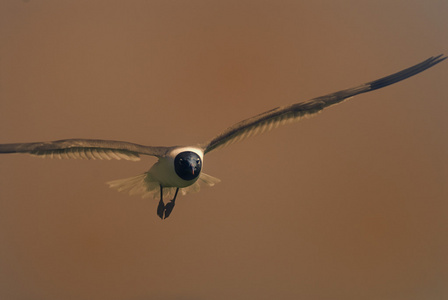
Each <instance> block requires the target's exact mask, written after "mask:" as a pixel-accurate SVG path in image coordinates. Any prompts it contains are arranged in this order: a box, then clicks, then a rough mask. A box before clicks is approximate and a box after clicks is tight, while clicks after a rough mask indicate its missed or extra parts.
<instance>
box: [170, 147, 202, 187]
mask: <svg viewBox="0 0 448 300" xmlns="http://www.w3.org/2000/svg"><path fill="white" fill-rule="evenodd" d="M201 168H202V161H201V158H200V157H199V155H197V154H196V153H194V152H192V151H184V152H181V153H179V154H178V155H176V158H175V159H174V170H175V171H176V174H177V175H178V176H179V177H180V178H182V179H183V180H193V179H195V178H196V177H198V176H199V173H201Z"/></svg>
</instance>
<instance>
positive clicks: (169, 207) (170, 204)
mask: <svg viewBox="0 0 448 300" xmlns="http://www.w3.org/2000/svg"><path fill="white" fill-rule="evenodd" d="M174 205H175V202H174V201H173V200H172V201H170V202H168V203H167V204H166V205H165V219H166V218H168V217H169V216H170V215H171V212H172V211H173V208H174Z"/></svg>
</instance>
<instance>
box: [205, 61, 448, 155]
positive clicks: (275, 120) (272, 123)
mask: <svg viewBox="0 0 448 300" xmlns="http://www.w3.org/2000/svg"><path fill="white" fill-rule="evenodd" d="M446 58H447V57H446V56H443V55H439V56H436V57H431V58H429V59H427V60H425V61H423V62H421V63H419V64H417V65H415V66H412V67H410V68H407V69H404V70H402V71H400V72H397V73H394V74H392V75H389V76H386V77H383V78H380V79H378V80H374V81H371V82H368V83H365V84H362V85H359V86H357V87H354V88H350V89H346V90H342V91H339V92H336V93H332V94H328V95H325V96H322V97H318V98H314V99H312V100H309V101H305V102H301V103H296V104H292V105H289V106H283V107H277V108H275V109H272V110H270V111H267V112H264V113H262V114H259V115H257V116H255V117H252V118H249V119H246V120H244V121H241V122H239V123H236V124H235V125H233V126H231V127H229V128H227V129H226V130H225V131H224V132H222V133H221V134H219V135H218V136H217V137H215V138H213V139H212V140H210V141H208V142H207V143H204V144H202V145H200V146H201V147H202V149H204V153H208V152H210V151H212V150H214V149H217V148H220V147H223V146H226V145H229V144H233V143H235V142H237V141H240V140H243V139H245V138H247V137H249V136H253V135H256V134H260V133H263V132H266V131H269V130H271V129H273V128H276V127H278V126H279V125H283V124H287V123H291V122H294V121H298V120H300V119H301V118H302V117H304V116H307V115H312V114H315V113H317V112H320V111H321V110H322V109H324V108H326V107H328V106H331V105H333V104H337V103H340V102H342V101H344V100H345V99H347V98H350V97H353V96H355V95H358V94H362V93H366V92H370V91H373V90H377V89H380V88H383V87H386V86H388V85H391V84H394V83H396V82H399V81H401V80H404V79H406V78H409V77H411V76H414V75H416V74H418V73H420V72H423V71H424V70H426V69H429V68H431V67H432V66H434V65H436V64H438V63H440V62H441V61H443V60H445V59H446Z"/></svg>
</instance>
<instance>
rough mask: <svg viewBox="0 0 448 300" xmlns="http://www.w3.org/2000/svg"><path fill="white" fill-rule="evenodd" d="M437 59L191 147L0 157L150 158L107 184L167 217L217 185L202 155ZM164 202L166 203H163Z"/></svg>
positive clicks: (96, 148)
mask: <svg viewBox="0 0 448 300" xmlns="http://www.w3.org/2000/svg"><path fill="white" fill-rule="evenodd" d="M446 58H447V57H446V56H444V55H443V54H441V55H438V56H435V57H431V58H429V59H427V60H425V61H423V62H421V63H419V64H416V65H414V66H412V67H409V68H407V69H404V70H402V71H400V72H397V73H394V74H392V75H389V76H386V77H383V78H380V79H377V80H374V81H371V82H368V83H364V84H361V85H358V86H356V87H353V88H349V89H345V90H341V91H338V92H335V93H331V94H328V95H325V96H321V97H317V98H314V99H311V100H308V101H304V102H299V103H295V104H292V105H288V106H282V107H277V108H274V109H271V110H269V111H266V112H264V113H261V114H259V115H256V116H254V117H252V118H249V119H246V120H243V121H241V122H238V123H236V124H235V125H233V126H231V127H228V128H227V129H225V130H224V131H223V132H221V133H220V134H219V135H217V136H216V137H214V138H213V139H211V140H209V141H207V142H205V143H201V144H197V145H194V146H173V147H155V146H144V145H139V144H134V143H129V142H121V141H111V140H96V139H67V140H58V141H52V142H36V143H15V144H0V153H29V154H31V155H35V156H40V157H50V158H59V159H70V158H74V159H76V158H80V159H107V160H111V159H118V160H120V159H125V160H130V161H138V160H139V159H140V155H151V156H155V157H157V158H158V161H157V162H156V163H155V164H154V165H153V166H152V167H151V168H150V169H149V170H148V171H147V172H145V173H143V174H140V175H137V176H134V177H131V178H125V179H120V180H115V181H110V182H108V184H109V186H110V187H111V188H115V189H117V190H118V191H128V192H129V194H131V195H136V194H139V195H142V196H143V197H153V198H158V197H160V200H159V204H158V206H157V215H158V216H159V217H160V218H161V219H165V218H168V217H169V216H170V214H171V212H172V211H173V208H174V205H175V201H176V198H177V195H178V193H179V191H180V193H181V194H182V195H185V194H187V193H189V192H192V191H199V189H200V184H205V185H206V186H213V185H215V184H216V183H218V182H219V181H220V180H219V179H217V178H215V177H212V176H210V175H207V174H205V173H204V172H202V169H203V163H204V156H205V155H206V154H207V153H209V152H211V151H213V150H216V149H218V148H221V147H224V146H227V145H230V144H233V143H235V142H238V141H241V140H243V139H245V138H248V137H250V136H254V135H257V134H261V133H263V132H267V131H269V130H271V129H274V128H277V127H278V126H280V125H284V124H287V123H292V122H295V121H298V120H300V119H301V118H302V117H304V116H309V115H313V114H316V113H318V112H320V111H322V110H323V109H324V108H326V107H328V106H331V105H334V104H337V103H340V102H342V101H344V100H346V99H348V98H351V97H353V96H355V95H358V94H362V93H367V92H370V91H374V90H377V89H381V88H383V87H386V86H388V85H391V84H394V83H396V82H399V81H401V80H404V79H406V78H409V77H412V76H414V75H416V74H418V73H420V72H423V71H425V70H426V69H429V68H431V67H433V66H434V65H436V64H438V63H440V62H441V61H443V60H445V59H446ZM164 197H165V198H170V199H171V200H170V201H168V202H167V203H165V202H164Z"/></svg>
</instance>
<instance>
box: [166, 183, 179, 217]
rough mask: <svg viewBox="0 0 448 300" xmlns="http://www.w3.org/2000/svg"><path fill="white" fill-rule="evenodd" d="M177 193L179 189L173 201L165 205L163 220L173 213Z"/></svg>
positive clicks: (177, 190)
mask: <svg viewBox="0 0 448 300" xmlns="http://www.w3.org/2000/svg"><path fill="white" fill-rule="evenodd" d="M177 192H179V188H177V189H176V193H175V194H174V198H173V200H171V201H170V202H168V203H167V204H166V205H165V219H166V218H168V217H169V216H170V214H171V212H172V211H173V208H174V205H175V204H176V197H177Z"/></svg>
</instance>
